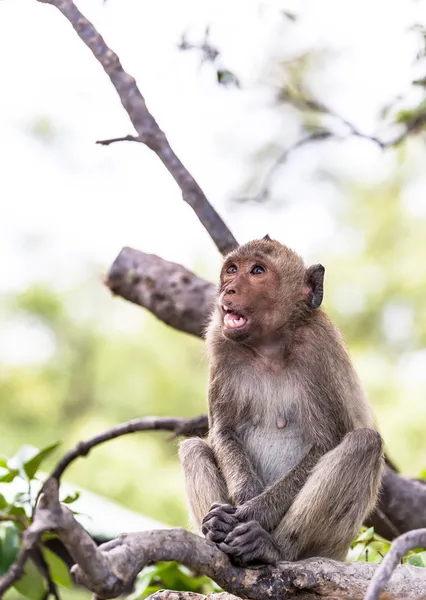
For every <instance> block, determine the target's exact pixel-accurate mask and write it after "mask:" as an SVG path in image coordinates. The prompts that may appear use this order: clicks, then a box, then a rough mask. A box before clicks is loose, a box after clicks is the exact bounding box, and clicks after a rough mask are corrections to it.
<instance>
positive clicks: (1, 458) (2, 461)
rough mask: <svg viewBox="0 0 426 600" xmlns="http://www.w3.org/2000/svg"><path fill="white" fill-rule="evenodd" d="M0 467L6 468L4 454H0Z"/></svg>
mask: <svg viewBox="0 0 426 600" xmlns="http://www.w3.org/2000/svg"><path fill="white" fill-rule="evenodd" d="M0 467H3V469H6V468H7V458H6V457H5V456H0Z"/></svg>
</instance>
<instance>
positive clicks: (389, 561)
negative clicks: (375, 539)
mask: <svg viewBox="0 0 426 600" xmlns="http://www.w3.org/2000/svg"><path fill="white" fill-rule="evenodd" d="M422 547H426V529H416V530H414V531H409V532H408V533H404V535H401V536H400V537H398V538H396V540H394V542H393V543H392V546H391V549H390V550H389V552H388V553H387V554H386V556H385V558H384V559H383V561H382V563H381V565H380V568H379V569H378V570H377V571H376V573H375V574H374V577H373V579H372V580H371V583H370V585H369V587H368V590H367V593H366V595H365V600H378V599H379V596H380V593H381V592H382V591H383V589H384V588H385V586H386V585H387V584H389V580H390V578H391V577H392V574H393V573H394V572H395V569H396V568H397V566H398V564H399V563H400V562H401V560H402V558H403V556H405V554H407V552H408V551H409V550H412V549H413V548H422Z"/></svg>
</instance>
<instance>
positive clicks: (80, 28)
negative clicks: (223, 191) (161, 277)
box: [38, 0, 238, 254]
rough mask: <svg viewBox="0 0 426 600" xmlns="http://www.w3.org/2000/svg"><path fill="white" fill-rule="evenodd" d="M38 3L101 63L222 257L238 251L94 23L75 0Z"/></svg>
mask: <svg viewBox="0 0 426 600" xmlns="http://www.w3.org/2000/svg"><path fill="white" fill-rule="evenodd" d="M38 1H39V2H42V3H44V4H51V5H53V6H56V8H57V9H58V10H60V11H61V13H62V14H63V15H64V16H65V17H66V19H68V21H69V22H70V23H71V25H72V26H73V27H74V29H75V31H76V32H77V34H78V36H79V37H80V38H81V40H82V41H83V42H84V43H85V44H86V46H87V47H88V48H89V49H90V50H91V51H92V53H93V55H94V57H95V58H96V59H97V60H98V61H99V62H100V64H101V65H102V67H103V68H104V70H105V72H106V74H107V75H108V76H109V78H110V80H111V83H112V84H113V86H114V87H115V90H116V92H117V94H118V95H119V97H120V100H121V103H122V105H123V107H124V109H125V110H126V112H127V114H128V115H129V118H130V120H131V122H132V124H133V127H134V128H135V129H136V131H137V133H138V141H140V142H142V143H143V144H145V145H146V146H148V148H150V149H151V150H152V151H153V152H155V154H156V155H157V156H158V158H159V159H160V160H161V161H162V162H163V164H164V166H165V167H166V168H167V170H168V171H169V173H170V174H171V175H172V177H173V178H174V180H175V181H176V183H177V184H178V186H179V187H180V189H181V191H182V197H183V199H184V200H185V202H187V203H188V204H189V206H190V207H191V208H192V209H193V210H194V212H195V214H196V215H197V217H198V218H199V220H200V221H201V223H202V224H203V225H204V227H205V228H206V230H207V231H208V233H209V234H210V236H211V238H212V239H213V241H214V242H215V244H216V246H217V247H218V249H219V250H220V251H221V252H222V254H227V253H228V252H229V251H230V250H232V249H233V248H235V247H236V246H237V245H238V244H237V241H236V239H235V238H234V236H233V235H232V233H231V232H230V230H229V229H228V227H227V226H226V225H225V223H224V221H223V220H222V219H221V218H220V216H219V215H218V214H217V212H216V211H215V209H214V208H213V207H212V206H211V204H210V203H209V201H208V200H207V198H206V196H205V194H204V192H203V191H202V189H201V188H200V186H199V185H198V183H197V182H196V181H195V179H194V178H193V177H192V175H191V174H190V173H189V172H188V170H187V169H186V168H185V166H184V165H183V164H182V162H181V161H180V160H179V158H178V157H177V156H176V154H175V153H174V151H173V150H172V148H171V146H170V144H169V142H168V140H167V137H166V136H165V134H164V132H163V131H162V130H161V129H160V127H159V126H158V123H157V121H156V120H155V118H154V117H153V116H152V114H151V113H150V111H149V110H148V108H147V106H146V103H145V98H144V97H143V96H142V94H141V92H140V90H139V88H138V86H137V85H136V81H135V80H134V78H133V77H131V76H130V75H129V74H128V73H126V72H125V71H124V69H123V67H122V65H121V63H120V60H119V58H118V56H117V55H116V54H115V52H113V51H112V50H111V49H110V48H109V47H108V46H107V45H106V43H105V40H104V39H103V38H102V36H101V35H99V33H98V32H97V30H96V29H95V27H94V26H93V25H92V23H91V22H90V21H89V20H88V19H86V17H85V16H84V15H83V14H82V13H81V12H80V11H79V10H78V8H77V7H76V6H75V4H74V2H73V1H72V0H38ZM126 139H129V137H127V138H126ZM130 139H131V138H130Z"/></svg>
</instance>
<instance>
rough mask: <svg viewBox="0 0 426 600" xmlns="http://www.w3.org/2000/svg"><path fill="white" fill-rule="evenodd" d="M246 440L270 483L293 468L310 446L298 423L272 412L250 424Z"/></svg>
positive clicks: (259, 472) (247, 446)
mask: <svg viewBox="0 0 426 600" xmlns="http://www.w3.org/2000/svg"><path fill="white" fill-rule="evenodd" d="M242 441H243V444H244V447H245V449H246V451H247V453H248V455H249V457H250V458H251V460H252V463H253V465H254V467H255V469H256V471H257V473H258V474H259V475H260V477H261V478H262V480H263V482H264V483H265V485H267V486H269V485H271V484H273V483H274V482H275V481H277V480H278V479H279V478H280V477H282V476H283V475H285V474H286V473H288V472H289V471H291V469H293V468H294V467H295V466H296V465H297V464H298V463H299V462H300V461H301V460H302V458H303V457H304V455H305V454H306V453H307V452H308V450H309V448H310V444H309V443H307V442H306V441H305V440H304V437H303V435H302V429H301V427H300V426H299V425H298V423H297V422H296V421H294V420H292V419H289V418H288V417H287V416H286V415H284V414H277V415H274V416H272V415H268V416H267V417H266V418H264V419H263V420H260V421H259V422H257V423H256V422H254V423H252V424H250V425H249V426H248V427H247V429H246V431H245V433H244V436H243V438H242Z"/></svg>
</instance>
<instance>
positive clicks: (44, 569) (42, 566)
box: [32, 546, 61, 600]
mask: <svg viewBox="0 0 426 600" xmlns="http://www.w3.org/2000/svg"><path fill="white" fill-rule="evenodd" d="M32 552H33V557H34V558H33V561H34V564H35V565H36V566H37V567H38V569H39V570H40V572H41V573H42V575H43V577H44V578H45V580H46V584H47V590H46V595H45V600H47V598H49V597H50V596H53V598H54V599H55V600H61V596H60V594H59V590H58V586H57V585H56V583H55V582H54V581H53V579H52V574H51V572H50V567H49V565H48V564H47V562H46V559H45V558H44V555H43V552H42V551H41V548H40V546H38V547H36V548H34V550H33V551H32Z"/></svg>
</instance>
